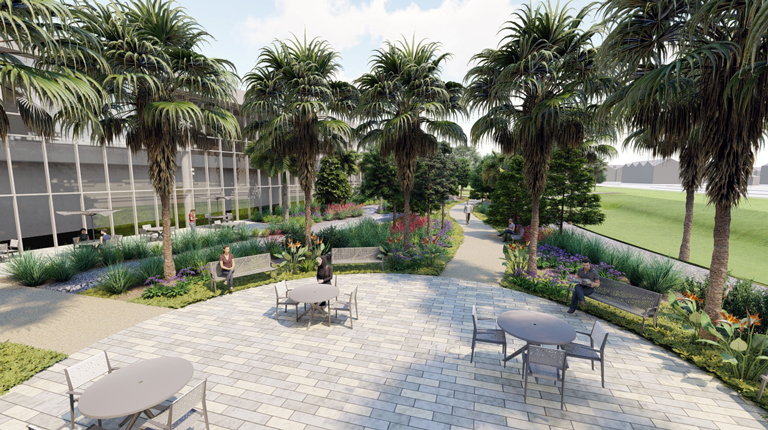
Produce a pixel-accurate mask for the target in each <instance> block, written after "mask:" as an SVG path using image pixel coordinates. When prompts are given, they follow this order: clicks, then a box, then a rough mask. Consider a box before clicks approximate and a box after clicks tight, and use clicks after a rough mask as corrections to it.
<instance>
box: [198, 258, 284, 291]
mask: <svg viewBox="0 0 768 430" xmlns="http://www.w3.org/2000/svg"><path fill="white" fill-rule="evenodd" d="M234 263H235V273H234V274H233V275H232V277H233V278H239V277H241V276H248V275H255V274H257V273H264V272H271V271H274V270H277V268H275V267H272V256H271V255H270V254H259V255H249V256H248V257H237V258H235V260H234ZM208 272H210V274H211V286H212V287H213V292H214V293H215V292H217V288H216V282H218V281H223V280H225V279H226V276H224V275H223V274H222V273H221V264H219V262H218V261H211V262H210V263H208Z"/></svg>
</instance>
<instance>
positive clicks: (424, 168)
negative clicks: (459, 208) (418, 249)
mask: <svg viewBox="0 0 768 430" xmlns="http://www.w3.org/2000/svg"><path fill="white" fill-rule="evenodd" d="M455 170H456V160H455V158H454V157H453V153H452V150H451V147H450V146H449V145H448V144H447V143H445V142H440V147H439V149H438V150H437V152H435V153H434V154H432V155H429V156H426V157H422V158H421V159H419V161H418V166H417V169H416V180H415V183H414V187H413V197H414V201H413V208H414V210H415V211H416V212H420V213H425V212H426V214H427V229H429V228H431V224H430V222H431V219H430V218H431V212H432V211H434V210H438V209H440V210H441V215H442V218H441V221H440V225H441V228H442V227H445V201H446V200H448V198H449V197H450V196H451V195H452V194H456V191H457V188H458V184H457V182H456V175H455V174H454V171H455Z"/></svg>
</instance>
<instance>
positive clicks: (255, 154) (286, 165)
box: [243, 142, 298, 222]
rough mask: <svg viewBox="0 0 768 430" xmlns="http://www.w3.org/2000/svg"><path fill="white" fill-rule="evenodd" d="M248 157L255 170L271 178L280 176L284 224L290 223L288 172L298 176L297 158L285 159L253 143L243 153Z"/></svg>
mask: <svg viewBox="0 0 768 430" xmlns="http://www.w3.org/2000/svg"><path fill="white" fill-rule="evenodd" d="M243 153H245V154H246V155H248V156H249V157H250V158H249V163H250V164H251V167H253V168H254V169H259V170H263V171H265V172H266V173H267V175H269V176H277V175H280V177H281V179H282V181H281V182H282V186H281V187H280V195H281V199H280V200H281V201H282V202H283V222H288V221H289V218H290V209H291V208H290V206H291V205H290V202H289V200H288V175H287V174H286V172H290V173H291V175H294V176H296V175H297V173H298V171H297V168H298V163H296V157H288V158H283V157H280V156H279V155H278V154H277V153H275V152H274V151H271V150H269V149H266V150H265V149H263V148H261V149H259V148H257V147H256V145H255V144H254V143H253V142H251V143H249V144H248V146H246V148H245V150H244V151H243Z"/></svg>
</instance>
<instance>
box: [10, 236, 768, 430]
mask: <svg viewBox="0 0 768 430" xmlns="http://www.w3.org/2000/svg"><path fill="white" fill-rule="evenodd" d="M470 225H471V224H470ZM305 282H306V280H297V281H289V282H288V287H289V288H293V287H296V286H298V285H301V284H302V283H305ZM339 287H340V289H342V290H343V291H349V290H350V289H351V288H354V287H357V288H358V303H359V305H360V309H359V316H360V318H359V319H355V320H354V321H353V322H354V328H353V327H351V325H350V324H351V323H352V321H350V320H349V314H347V313H343V312H339V316H338V318H334V319H333V322H332V324H331V325H330V327H329V326H328V321H327V320H324V319H323V318H316V321H315V325H313V326H312V328H311V329H310V330H307V328H306V324H307V317H304V318H303V319H302V320H301V321H300V322H298V323H297V322H295V321H294V315H295V314H294V313H293V310H292V309H290V310H289V311H288V313H284V312H283V309H282V308H281V309H280V315H279V317H280V318H279V321H275V318H274V316H275V292H274V289H273V288H272V287H271V286H269V285H268V286H264V287H260V288H251V289H249V290H245V291H240V292H237V293H235V294H232V295H228V296H225V297H220V298H217V299H215V300H208V301H205V302H201V303H196V304H194V305H191V306H189V307H186V308H184V309H179V310H174V311H171V312H168V313H165V314H163V315H160V316H158V317H156V318H154V319H151V320H149V321H145V322H142V323H140V324H138V325H136V326H133V327H130V328H128V329H126V330H124V331H121V332H120V333H117V334H114V335H111V336H109V337H108V338H105V339H103V340H101V341H99V342H97V343H94V344H92V345H91V346H90V347H88V348H85V349H83V350H81V351H79V352H78V353H75V354H72V355H71V356H70V358H68V359H66V360H64V361H62V362H60V363H58V364H56V365H54V366H52V367H51V368H49V369H47V370H45V371H43V372H40V373H39V374H37V375H35V376H34V377H33V378H31V379H30V380H28V381H26V382H25V383H23V384H21V385H19V386H17V387H15V388H13V389H12V390H11V391H10V392H9V393H8V394H6V395H4V396H2V397H0V429H2V430H26V427H25V425H24V423H30V424H34V425H36V426H39V427H40V428H41V429H44V430H54V429H60V428H61V427H62V426H65V425H67V424H68V422H67V421H66V420H68V418H69V406H68V404H67V397H66V396H65V395H64V393H65V392H66V380H65V377H64V372H63V370H64V369H65V368H67V367H69V366H72V365H74V364H76V363H79V362H80V361H82V360H84V359H86V358H89V357H91V356H93V355H94V354H97V353H99V352H100V351H102V350H106V351H107V353H108V354H109V359H110V362H111V363H112V365H113V366H118V367H121V368H125V367H126V366H128V365H130V364H131V363H136V362H138V361H141V360H147V359H151V358H155V357H182V358H185V359H187V360H189V361H190V362H192V365H193V366H194V369H195V371H194V375H193V377H192V380H190V381H189V383H188V386H187V387H185V388H183V389H181V390H180V393H183V392H186V390H188V389H189V388H190V387H191V386H192V385H194V384H196V383H198V382H200V381H202V380H203V379H205V378H207V380H208V383H207V392H206V398H207V400H206V405H207V408H208V416H209V420H210V424H211V425H210V429H211V430H252V429H296V430H320V429H324V430H365V429H375V430H411V429H413V430H416V429H430V430H459V429H473V430H502V429H508V428H511V429H521V430H563V429H568V430H598V429H620V430H653V429H668V430H698V429H711V430H736V429H739V430H755V429H766V428H768V423H766V421H765V420H764V419H763V418H762V417H761V414H764V413H765V411H764V410H763V409H761V408H760V407H758V406H756V405H755V404H754V403H752V402H750V401H748V400H745V399H743V398H741V397H740V396H739V395H738V394H737V393H736V392H735V391H734V390H732V389H730V388H728V387H727V386H725V385H723V383H722V382H720V381H718V380H717V379H716V378H715V377H713V376H711V375H708V374H706V373H705V372H703V371H701V370H700V369H699V368H697V367H696V366H695V365H693V364H691V363H688V362H686V361H683V360H682V359H680V358H679V357H678V356H677V355H676V354H674V353H673V352H670V351H667V350H665V349H664V348H662V347H659V346H657V345H654V344H652V343H651V342H649V341H648V340H646V339H643V338H641V337H640V336H638V335H636V334H634V333H631V332H627V331H625V330H622V329H621V328H619V327H616V326H614V325H612V324H609V323H605V322H603V325H604V327H605V328H606V330H607V331H608V333H609V335H608V339H607V340H608V342H607V345H606V358H605V388H603V387H602V386H601V383H600V366H599V364H598V365H596V366H595V369H594V370H593V369H592V368H591V366H590V364H589V363H588V362H586V361H583V360H570V361H569V369H568V372H567V373H566V379H567V382H566V384H565V408H564V410H561V409H560V394H559V392H558V389H557V388H555V387H553V386H552V384H551V382H543V381H542V384H537V383H536V381H534V380H533V378H531V379H530V380H529V383H528V396H527V399H526V398H524V397H523V384H522V381H521V373H520V371H521V369H522V366H521V362H520V357H517V358H515V359H512V360H510V361H509V362H508V363H507V366H506V367H503V366H502V362H501V354H500V352H501V348H500V347H499V346H497V345H487V344H480V345H478V346H477V349H476V351H475V356H474V360H473V362H472V363H470V352H471V348H470V345H471V342H472V319H471V312H472V305H476V306H478V308H479V309H480V312H481V314H482V315H494V314H495V315H499V314H500V313H502V312H504V311H507V310H513V309H525V310H534V311H539V312H544V313H546V314H549V315H554V316H556V317H557V318H560V319H562V320H564V321H566V322H568V323H569V324H570V325H572V326H573V327H574V328H575V329H576V330H579V331H588V329H589V328H590V327H591V326H592V324H593V321H594V318H592V317H591V316H589V315H586V314H584V313H582V312H579V313H576V314H567V313H566V310H567V308H566V307H565V306H562V305H560V304H558V303H554V302H551V301H548V300H545V299H541V298H538V297H534V296H531V295H528V294H524V293H520V292H517V291H512V290H507V289H504V288H501V287H499V286H498V285H490V284H485V283H479V282H469V281H463V280H458V279H446V278H441V277H431V276H415V275H400V274H357V275H342V276H340V277H339ZM482 323H484V324H485V323H487V324H488V326H487V327H494V326H495V321H494V320H488V321H482ZM580 341H581V342H584V341H587V340H586V339H580ZM587 342H588V341H587ZM507 343H508V344H509V345H508V352H509V353H511V352H512V351H515V350H517V349H518V348H520V347H522V346H523V345H524V344H525V343H524V342H523V341H521V340H520V339H517V338H514V337H512V336H507ZM118 372H122V370H118ZM83 388H84V389H86V390H87V389H88V385H85V386H84V387H83ZM120 420H121V419H120V418H115V419H110V420H105V421H104V422H103V427H104V428H105V429H107V430H117V428H118V427H117V425H118V423H119V422H120ZM76 422H77V426H76V429H77V430H85V429H86V428H87V427H88V426H89V425H91V424H95V420H92V419H88V418H85V417H82V416H79V415H78V417H77V419H76ZM134 428H136V427H134ZM185 428H186V427H185ZM203 428H205V426H204V423H203V421H202V420H200V421H198V423H197V425H196V426H195V429H197V430H201V429H203Z"/></svg>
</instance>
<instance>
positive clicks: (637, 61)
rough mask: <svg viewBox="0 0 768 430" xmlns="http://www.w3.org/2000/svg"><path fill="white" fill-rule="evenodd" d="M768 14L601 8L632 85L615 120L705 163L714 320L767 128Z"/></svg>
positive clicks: (622, 5) (702, 7) (677, 7)
mask: <svg viewBox="0 0 768 430" xmlns="http://www.w3.org/2000/svg"><path fill="white" fill-rule="evenodd" d="M765 6H766V5H765V3H764V2H742V1H734V0H730V1H729V0H703V1H696V2H694V1H689V2H677V1H671V0H664V1H660V2H640V3H638V2H635V1H627V0H609V1H608V2H607V3H605V4H604V6H603V7H604V8H605V11H606V16H607V22H609V23H610V24H613V29H612V31H611V32H610V34H608V35H607V37H606V41H605V43H606V45H607V46H608V49H609V50H610V51H611V52H612V53H613V58H612V60H613V61H612V62H610V63H609V64H611V65H612V66H613V67H614V69H615V70H616V71H617V72H618V73H617V75H619V76H620V77H622V78H624V79H625V80H626V82H627V86H626V87H625V88H623V89H622V90H621V91H620V92H619V93H617V94H616V95H615V96H613V97H612V99H609V102H610V105H611V108H612V109H613V111H614V113H615V114H616V115H617V116H618V117H620V118H626V119H627V121H628V122H629V123H630V124H631V125H632V126H633V128H634V129H635V130H644V132H646V133H647V140H648V141H649V142H650V143H651V144H652V145H654V146H659V147H661V146H662V145H663V144H664V143H665V142H684V143H686V144H690V146H691V148H694V149H695V150H696V151H697V152H699V151H700V153H701V154H703V155H701V157H702V158H701V160H705V161H704V164H703V169H702V175H703V179H704V180H705V181H706V183H707V185H706V192H707V198H708V200H709V202H710V204H712V205H713V206H715V228H714V231H713V240H714V249H713V252H712V260H711V263H710V286H709V289H708V291H707V300H706V307H705V309H704V310H705V312H706V313H707V314H708V315H709V316H710V318H716V317H717V315H718V312H719V310H720V308H721V306H722V299H723V288H724V285H725V281H726V277H727V271H728V247H729V236H730V223H731V209H732V208H733V207H734V206H736V205H738V204H739V202H740V200H741V198H742V197H744V196H746V192H747V184H748V180H749V177H750V175H751V172H752V167H753V164H754V154H755V152H756V151H757V150H758V149H759V148H760V147H761V145H762V144H763V140H762V136H763V133H764V132H765V129H766V124H767V122H766V121H767V120H768V104H766V103H765V101H766V100H768V73H765V72H766V68H765V64H766V62H768V33H766V31H765V30H766V28H765V26H766V22H767V21H766V20H765V16H766V14H768V8H766V7H765ZM646 23H647V24H649V25H644V24H646ZM692 106H693V107H695V108H693V109H690V107H692ZM693 133H695V136H696V138H695V139H690V137H691V136H692V134H693ZM695 158H696V157H693V159H694V160H695ZM693 165H695V161H693ZM703 335H706V333H703Z"/></svg>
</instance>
